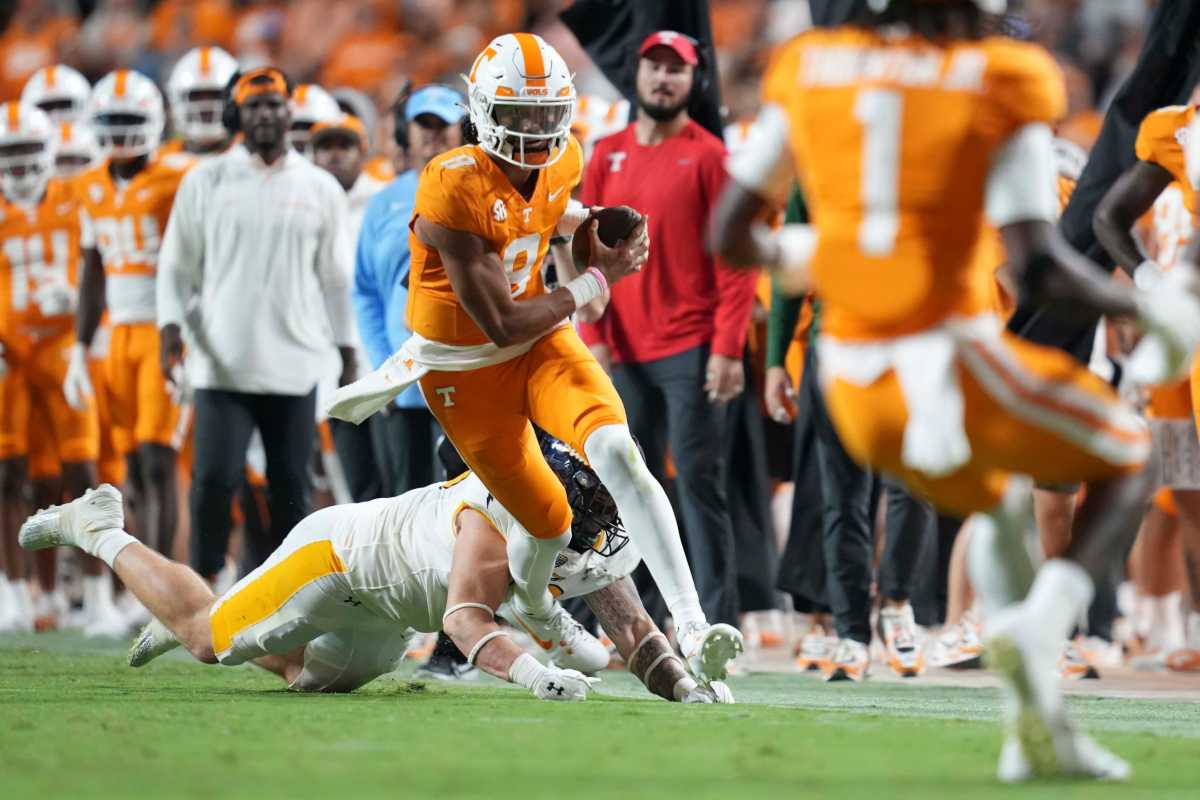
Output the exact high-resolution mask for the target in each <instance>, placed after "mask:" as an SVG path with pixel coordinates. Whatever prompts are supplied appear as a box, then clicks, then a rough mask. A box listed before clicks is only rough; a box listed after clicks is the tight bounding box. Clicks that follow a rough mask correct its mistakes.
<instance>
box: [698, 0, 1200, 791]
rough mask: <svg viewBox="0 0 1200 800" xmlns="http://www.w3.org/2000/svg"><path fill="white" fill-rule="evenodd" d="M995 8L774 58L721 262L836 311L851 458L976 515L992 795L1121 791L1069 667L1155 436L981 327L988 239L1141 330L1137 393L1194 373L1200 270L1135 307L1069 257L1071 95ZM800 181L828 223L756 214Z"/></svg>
mask: <svg viewBox="0 0 1200 800" xmlns="http://www.w3.org/2000/svg"><path fill="white" fill-rule="evenodd" d="M1004 7H1005V3H1004V2H1003V0H927V1H926V2H917V0H872V2H871V8H872V9H874V10H873V11H869V12H864V14H863V16H862V17H860V18H859V19H858V20H857V21H856V22H855V23H854V24H851V25H847V26H843V27H840V28H834V29H826V30H814V31H811V32H808V33H806V34H803V35H802V36H800V37H798V38H797V39H795V40H794V41H792V42H791V43H790V44H788V45H786V46H785V47H784V48H782V49H781V51H780V52H779V54H778V55H777V57H776V58H775V60H774V63H773V65H772V66H771V68H770V69H769V70H768V74H767V75H766V77H765V80H764V83H763V94H764V108H763V111H762V114H761V116H760V118H759V125H758V126H757V132H756V140H755V141H754V142H753V143H752V144H751V145H748V146H747V147H746V148H745V149H744V151H743V152H744V157H739V158H738V159H736V160H734V161H732V162H731V163H730V165H729V168H730V173H731V175H732V178H733V182H732V184H731V185H730V186H729V187H728V188H727V190H726V192H725V194H724V196H723V197H722V200H721V202H720V204H719V206H718V209H717V212H716V214H715V219H714V223H713V226H714V231H713V235H714V239H715V244H716V246H717V248H718V250H719V251H720V252H721V254H722V255H723V256H724V257H725V258H726V259H728V260H730V261H731V262H734V263H741V264H769V265H772V266H773V267H774V268H775V269H777V270H780V271H786V272H788V273H789V274H790V275H791V277H792V278H793V279H795V280H794V284H795V285H800V286H803V285H806V284H807V285H809V286H811V288H812V289H813V291H815V292H816V293H817V295H818V296H820V297H821V299H822V301H823V309H822V314H823V324H822V338H821V340H820V344H819V346H820V348H821V362H822V374H821V385H822V390H823V392H824V395H825V398H826V401H827V403H828V406H829V411H830V416H831V418H832V419H833V422H834V424H835V426H836V427H837V431H838V434H839V436H840V437H841V439H842V441H843V442H844V443H845V445H846V449H847V451H848V452H850V453H851V455H853V456H854V457H855V458H856V459H857V460H859V461H861V462H863V463H865V464H868V465H870V466H872V467H875V468H878V469H881V470H883V471H886V472H889V473H891V474H893V475H896V476H898V477H901V478H902V479H904V480H905V481H906V482H907V484H908V485H909V486H910V487H912V488H913V489H914V490H916V491H919V492H921V493H922V494H925V495H927V496H928V497H929V498H930V499H931V500H932V501H933V502H935V503H936V504H937V505H938V506H939V507H940V508H942V509H945V510H948V511H950V512H954V513H958V514H961V515H967V514H971V515H973V516H972V518H971V526H972V539H971V545H970V555H969V564H970V569H971V573H972V578H973V582H974V585H975V587H976V589H977V591H978V593H979V595H980V599H981V600H982V601H983V604H984V607H985V611H986V612H987V630H986V646H987V650H988V653H989V659H990V663H991V665H992V666H993V667H994V668H995V669H997V670H998V671H999V672H1000V673H1001V675H1002V676H1003V678H1004V679H1005V684H1006V687H1007V691H1006V703H1005V711H1004V713H1005V721H1006V739H1005V743H1004V747H1003V750H1002V752H1001V757H1000V764H999V770H998V773H999V777H1000V778H1001V779H1002V780H1005V781H1019V780H1025V779H1028V778H1031V777H1034V776H1045V775H1073V776H1084V777H1093V778H1101V779H1123V778H1125V777H1127V776H1128V775H1129V772H1130V769H1129V765H1128V764H1126V763H1125V762H1124V761H1123V760H1122V759H1120V758H1118V757H1117V756H1115V755H1113V754H1112V753H1109V752H1107V751H1105V750H1104V749H1102V748H1101V747H1100V746H1099V745H1097V744H1096V743H1095V742H1094V741H1092V740H1091V739H1090V738H1088V737H1086V736H1085V735H1083V734H1082V733H1079V732H1078V731H1077V730H1076V728H1075V726H1074V725H1072V723H1071V722H1070V720H1069V719H1068V717H1067V714H1066V709H1065V707H1064V703H1063V698H1062V693H1061V690H1060V688H1059V686H1058V682H1057V681H1058V678H1057V673H1056V671H1055V669H1054V664H1055V658H1056V656H1057V655H1058V652H1059V648H1060V647H1061V643H1062V642H1063V641H1064V640H1065V639H1066V638H1067V637H1068V635H1069V633H1070V632H1071V630H1072V628H1073V627H1074V625H1075V622H1076V620H1077V619H1078V618H1079V615H1080V613H1081V612H1082V611H1083V610H1084V609H1085V608H1086V607H1087V604H1088V602H1089V600H1090V599H1091V596H1092V593H1093V587H1094V584H1095V582H1096V581H1098V580H1102V579H1103V578H1104V577H1106V576H1107V575H1108V574H1109V573H1110V571H1111V568H1112V564H1113V559H1114V558H1118V557H1119V555H1118V554H1119V553H1123V552H1124V550H1123V545H1124V544H1125V542H1124V541H1123V538H1124V537H1125V536H1126V535H1127V532H1128V531H1130V530H1133V529H1135V528H1136V525H1137V522H1138V520H1139V519H1140V518H1141V514H1142V513H1143V512H1144V510H1145V501H1146V497H1147V494H1148V492H1149V488H1150V483H1149V480H1148V478H1147V476H1146V471H1145V469H1144V467H1145V464H1146V460H1147V457H1148V456H1149V452H1150V437H1149V433H1148V431H1147V428H1146V426H1145V423H1144V422H1143V421H1142V420H1141V419H1140V418H1139V417H1138V415H1137V414H1136V413H1135V412H1134V410H1133V409H1132V408H1129V407H1127V406H1126V405H1124V404H1122V403H1121V402H1120V401H1119V400H1118V398H1117V396H1116V395H1115V393H1114V392H1113V391H1112V390H1111V389H1110V388H1109V387H1108V386H1107V385H1105V384H1103V383H1102V382H1101V381H1100V380H1099V379H1098V378H1096V377H1095V376H1093V375H1091V374H1090V373H1088V372H1087V371H1086V370H1085V369H1084V368H1083V367H1081V366H1079V365H1077V364H1076V363H1075V362H1074V361H1073V360H1071V359H1070V358H1069V357H1068V356H1066V355H1064V354H1063V353H1061V352H1060V351H1057V350H1051V349H1048V348H1045V347H1040V346H1035V345H1032V344H1028V343H1025V342H1022V341H1019V340H1017V339H1015V338H1014V337H1012V336H1010V335H1008V334H1007V333H1005V332H1004V331H1003V326H1002V324H1001V322H1000V321H999V320H998V319H997V318H996V317H995V315H994V313H993V312H991V311H990V310H989V308H990V302H991V301H990V295H991V287H990V281H991V272H992V269H993V268H994V266H995V265H994V263H992V260H991V259H988V258H986V253H987V250H986V249H985V248H981V247H980V234H981V231H982V229H983V223H984V221H985V219H986V220H989V221H990V222H991V223H993V224H994V225H996V226H997V227H998V228H999V229H1000V232H1001V235H1002V236H1003V239H1004V245H1005V249H1006V251H1007V256H1008V260H1009V264H1010V265H1011V268H1012V270H1013V274H1014V276H1015V278H1016V279H1017V282H1018V285H1019V286H1020V290H1021V291H1022V292H1027V293H1030V294H1031V295H1032V296H1033V297H1034V298H1036V299H1038V300H1039V305H1041V304H1042V302H1043V301H1053V302H1054V303H1055V305H1054V307H1055V308H1060V307H1061V308H1064V309H1071V308H1079V309H1086V310H1091V311H1094V312H1098V313H1101V314H1105V315H1110V316H1123V317H1130V318H1134V319H1137V320H1138V321H1139V323H1140V324H1141V326H1142V327H1143V328H1144V329H1145V330H1146V331H1147V335H1146V337H1145V338H1144V339H1143V340H1142V343H1141V344H1140V345H1139V347H1138V349H1137V350H1136V351H1135V353H1134V355H1133V356H1132V357H1131V359H1130V363H1129V369H1130V374H1131V375H1133V376H1134V377H1135V378H1136V377H1140V378H1142V379H1143V382H1152V381H1151V380H1150V379H1158V380H1161V379H1163V378H1165V377H1166V376H1167V375H1169V374H1171V373H1176V372H1178V371H1179V370H1181V369H1183V368H1185V366H1186V358H1187V356H1188V355H1189V354H1190V351H1191V349H1192V348H1193V346H1194V344H1195V343H1196V341H1197V340H1198V339H1200V330H1198V327H1200V301H1198V300H1197V299H1196V297H1195V295H1194V294H1193V292H1192V287H1193V285H1194V281H1195V275H1194V274H1193V273H1192V272H1191V271H1189V270H1184V269H1176V270H1175V271H1173V272H1172V273H1171V275H1170V276H1169V277H1168V279H1167V280H1165V281H1164V284H1165V285H1164V287H1162V288H1160V289H1158V290H1155V291H1152V292H1147V291H1142V290H1133V289H1130V288H1127V287H1123V286H1120V285H1118V284H1116V283H1113V282H1111V281H1109V280H1107V279H1106V277H1105V276H1104V275H1103V273H1102V272H1101V271H1100V270H1099V269H1098V268H1097V267H1095V266H1094V265H1091V264H1088V263H1087V262H1086V261H1085V260H1084V259H1083V258H1082V257H1081V256H1080V255H1079V254H1077V253H1075V252H1073V251H1072V250H1070V248H1069V247H1068V246H1067V245H1066V244H1065V243H1064V242H1062V241H1061V239H1060V238H1059V237H1058V236H1057V234H1056V233H1055V229H1054V227H1053V225H1054V220H1055V218H1056V211H1057V198H1056V193H1055V168H1054V152H1053V134H1052V132H1051V128H1050V125H1051V123H1052V122H1054V121H1055V120H1056V119H1057V118H1058V117H1059V116H1061V114H1062V113H1063V111H1064V106H1065V91H1064V87H1063V80H1062V76H1061V74H1060V73H1059V70H1058V68H1057V67H1056V66H1055V64H1054V61H1053V60H1052V59H1051V57H1050V56H1049V54H1047V53H1046V52H1045V51H1044V50H1042V49H1041V48H1040V47H1037V46H1034V45H1030V44H1025V43H1021V42H1017V41H1013V40H1011V39H1007V38H1003V37H995V36H988V35H987V34H986V33H985V30H986V29H987V27H988V26H989V23H990V22H991V18H990V15H989V14H988V13H987V12H999V11H1003V10H1004ZM793 175H798V176H799V178H800V181H801V184H802V186H803V189H804V193H805V196H806V197H807V199H808V200H809V202H810V205H811V208H812V212H813V225H812V226H811V227H807V226H789V227H786V228H785V229H784V230H783V232H782V234H781V235H779V236H777V237H776V236H773V235H772V234H770V233H769V232H768V231H767V230H766V229H765V227H763V226H762V225H761V224H760V223H759V222H757V221H756V220H757V219H761V217H760V216H759V215H760V214H761V213H762V212H763V211H764V210H765V209H766V207H767V205H768V204H769V202H770V201H772V200H774V201H776V202H779V201H782V199H783V198H784V194H783V193H784V192H785V191H786V190H787V188H788V186H789V185H790V184H791V182H792V180H793ZM1014 474H1024V475H1029V476H1032V477H1033V478H1034V479H1035V480H1038V481H1043V482H1051V483H1066V482H1079V481H1085V482H1087V483H1088V485H1089V489H1088V495H1087V499H1086V500H1085V501H1084V503H1083V505H1082V507H1081V508H1080V511H1079V514H1078V515H1077V517H1076V522H1075V529H1074V532H1073V535H1072V539H1071V543H1070V545H1069V547H1068V548H1067V550H1066V553H1065V554H1064V556H1063V557H1061V558H1056V559H1052V560H1050V561H1048V562H1046V563H1045V564H1044V565H1043V566H1042V568H1041V569H1040V570H1039V571H1038V572H1037V574H1036V577H1035V576H1034V569H1033V565H1032V564H1031V563H1030V560H1029V554H1028V552H1027V551H1026V549H1025V546H1024V536H1025V532H1026V530H1027V527H1028V525H1029V524H1030V517H1029V513H1028V507H1027V498H1028V488H1027V487H1025V486H1023V483H1024V482H1023V481H1017V480H1014V479H1013V478H1012V476H1013V475H1014Z"/></svg>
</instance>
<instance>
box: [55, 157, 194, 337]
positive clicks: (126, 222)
mask: <svg viewBox="0 0 1200 800" xmlns="http://www.w3.org/2000/svg"><path fill="white" fill-rule="evenodd" d="M195 163H196V159H195V158H193V157H192V156H190V155H187V154H183V153H174V154H170V153H169V154H166V155H158V156H155V157H153V158H151V160H150V161H149V163H147V165H146V167H145V168H144V169H143V170H142V171H141V172H139V173H138V174H137V175H135V176H134V177H133V179H132V180H130V181H129V182H128V183H127V184H126V185H125V186H123V187H118V185H117V182H116V181H114V179H113V176H112V175H111V174H110V173H109V171H108V163H107V162H105V163H102V164H100V165H99V166H97V167H94V168H92V169H90V170H88V171H87V172H84V173H83V174H81V175H79V176H78V177H77V178H75V183H74V186H75V191H76V194H77V196H78V198H79V202H80V205H81V207H82V209H83V214H82V215H81V220H82V224H81V240H82V245H83V247H84V248H91V247H94V248H95V249H97V250H98V251H99V253H100V259H101V261H102V262H103V263H104V274H105V275H106V276H107V285H106V293H107V299H108V310H109V313H110V314H111V315H112V321H113V324H115V325H120V324H125V323H131V322H151V321H155V318H156V316H155V302H154V276H155V274H156V271H157V268H158V251H159V248H160V247H161V245H162V237H163V234H164V233H165V232H166V228H167V218H168V217H169V216H170V214H171V206H172V205H173V204H174V202H175V191H176V190H177V189H178V188H179V182H180V181H181V180H182V179H183V176H184V175H185V174H186V173H187V170H188V169H190V168H191V167H192V165H194V164H195Z"/></svg>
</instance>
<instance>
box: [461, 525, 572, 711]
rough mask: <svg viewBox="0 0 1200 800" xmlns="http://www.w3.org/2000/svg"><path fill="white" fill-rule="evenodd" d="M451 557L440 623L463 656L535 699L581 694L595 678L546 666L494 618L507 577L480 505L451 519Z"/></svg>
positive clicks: (501, 548) (500, 541) (503, 551)
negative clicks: (515, 685) (475, 509)
mask: <svg viewBox="0 0 1200 800" xmlns="http://www.w3.org/2000/svg"><path fill="white" fill-rule="evenodd" d="M455 527H456V530H457V536H456V537H455V540H454V557H453V560H452V561H451V565H450V580H449V587H448V590H447V593H446V614H445V616H444V617H443V618H442V628H443V630H444V631H445V632H446V635H447V636H449V637H450V638H451V639H452V640H453V641H454V644H455V645H456V646H457V647H458V649H459V650H461V651H462V652H463V653H465V654H466V655H467V660H468V661H469V662H471V663H473V664H474V665H475V666H477V667H479V668H480V669H482V670H483V671H484V672H486V673H488V674H489V675H495V676H496V677H497V678H501V679H503V680H506V681H511V682H512V683H516V684H519V685H521V686H524V687H525V688H526V689H529V690H530V691H531V692H532V693H533V695H534V696H535V697H537V698H538V699H539V700H568V701H569V700H584V699H586V698H587V693H588V691H589V690H590V689H591V683H592V680H593V679H590V678H587V677H585V676H584V675H583V674H581V673H579V672H576V671H575V670H560V669H557V668H554V667H545V666H542V665H541V664H540V663H538V661H537V659H535V658H534V657H533V656H531V655H529V654H528V653H526V652H525V651H524V650H522V649H521V648H520V647H518V646H517V645H516V644H515V643H514V642H513V641H512V640H511V639H509V637H508V634H507V633H506V632H505V631H504V630H503V629H501V628H500V626H499V625H497V624H496V621H495V618H494V610H495V609H496V608H498V607H499V605H500V603H501V602H503V600H504V597H505V595H506V594H507V592H508V584H509V580H510V576H509V571H508V553H507V548H506V546H505V542H504V538H503V537H502V536H501V535H500V533H499V531H497V530H496V528H495V527H494V526H493V525H492V523H491V522H490V521H489V520H488V519H487V518H486V517H485V516H483V515H482V514H480V513H479V512H478V511H474V510H471V509H465V510H463V511H462V512H461V513H459V515H458V518H457V520H456V522H455Z"/></svg>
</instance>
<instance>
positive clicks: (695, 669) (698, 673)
mask: <svg viewBox="0 0 1200 800" xmlns="http://www.w3.org/2000/svg"><path fill="white" fill-rule="evenodd" d="M678 637H679V650H680V652H681V653H683V660H684V662H685V663H686V664H687V667H688V670H690V671H691V673H692V675H693V676H695V678H696V680H698V681H700V682H701V683H705V684H707V683H712V682H713V681H723V680H725V677H726V676H727V675H728V674H729V663H730V662H731V661H733V660H734V659H735V658H737V657H738V654H740V653H741V652H742V651H743V650H744V649H745V644H744V642H743V641H742V634H741V633H740V632H738V629H737V628H735V627H733V626H732V625H726V624H725V623H723V622H718V623H717V624H716V625H708V624H706V623H703V622H691V623H688V624H687V625H686V626H684V627H683V628H682V629H681V630H680V631H679V633H678Z"/></svg>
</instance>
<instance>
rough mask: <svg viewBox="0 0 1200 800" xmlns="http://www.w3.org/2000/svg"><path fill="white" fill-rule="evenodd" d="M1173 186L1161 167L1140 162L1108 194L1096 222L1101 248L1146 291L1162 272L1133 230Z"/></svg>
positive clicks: (1098, 208) (1128, 170)
mask: <svg viewBox="0 0 1200 800" xmlns="http://www.w3.org/2000/svg"><path fill="white" fill-rule="evenodd" d="M1170 183H1171V173H1170V172H1168V171H1167V170H1165V169H1163V168H1162V167H1160V166H1159V165H1158V164H1154V163H1151V162H1149V161H1136V162H1134V164H1133V166H1132V167H1130V168H1129V169H1127V170H1125V172H1124V173H1122V175H1121V177H1119V178H1117V180H1116V182H1115V183H1113V185H1112V186H1110V187H1109V189H1108V191H1107V192H1105V193H1104V197H1102V198H1101V199H1100V204H1099V205H1098V206H1096V214H1095V216H1094V217H1093V218H1092V229H1093V230H1094V231H1095V233H1096V238H1097V239H1099V240H1100V244H1102V245H1104V249H1105V250H1107V251H1108V253H1109V255H1111V256H1112V257H1113V258H1114V259H1116V262H1117V263H1118V264H1119V265H1120V266H1121V268H1122V269H1124V270H1125V271H1126V272H1128V273H1130V274H1131V275H1133V277H1134V280H1135V281H1136V282H1137V284H1138V286H1141V287H1143V288H1149V287H1150V286H1151V285H1153V281H1154V280H1155V279H1157V278H1160V277H1162V269H1161V267H1159V266H1158V265H1157V264H1155V263H1154V261H1153V260H1152V259H1151V258H1150V256H1149V255H1148V254H1147V253H1146V249H1145V248H1144V247H1143V246H1142V243H1141V242H1140V241H1138V237H1137V236H1135V235H1134V233H1133V226H1134V225H1135V224H1136V223H1137V221H1138V220H1139V219H1141V217H1142V215H1143V214H1145V213H1146V212H1147V211H1149V210H1150V208H1151V207H1152V206H1153V205H1154V201H1155V200H1156V199H1158V196H1159V195H1160V194H1162V192H1163V190H1164V189H1166V188H1167V186H1168V185H1169V184H1170Z"/></svg>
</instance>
